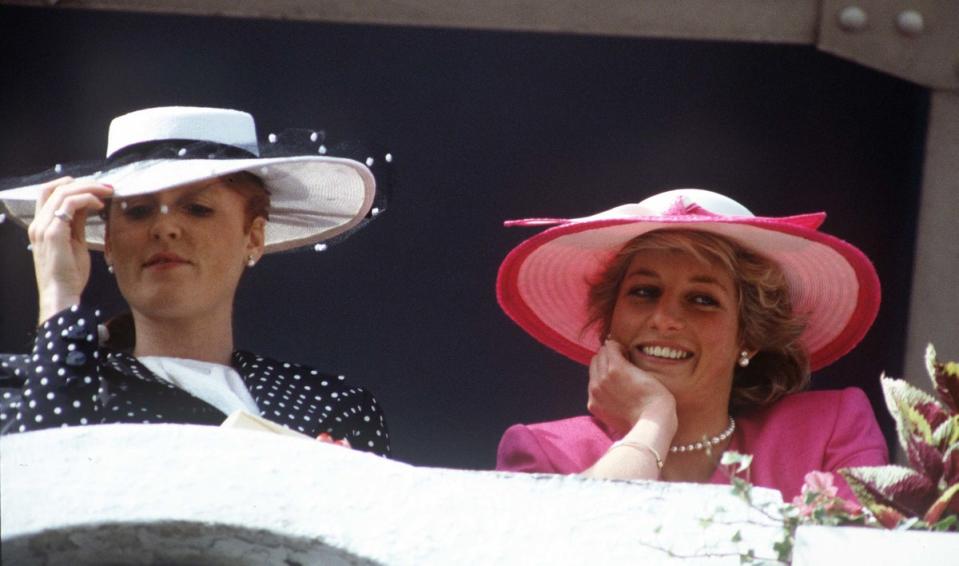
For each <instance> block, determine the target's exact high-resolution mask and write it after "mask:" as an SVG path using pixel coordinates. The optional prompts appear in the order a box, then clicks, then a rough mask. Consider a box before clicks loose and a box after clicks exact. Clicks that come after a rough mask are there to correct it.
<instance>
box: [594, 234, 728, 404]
mask: <svg viewBox="0 0 959 566" xmlns="http://www.w3.org/2000/svg"><path fill="white" fill-rule="evenodd" d="M609 328H610V334H611V337H612V338H613V339H614V340H616V341H617V342H620V343H621V344H623V345H624V346H625V347H626V348H627V349H628V351H629V359H630V361H631V362H632V363H633V364H635V365H636V366H637V367H639V368H640V369H642V370H645V371H647V372H649V373H651V374H652V375H654V376H655V377H657V378H658V379H660V380H661V381H662V383H663V384H664V385H665V386H666V387H667V388H668V389H669V390H670V392H671V393H672V394H673V395H674V396H675V397H676V400H677V402H679V403H680V404H682V403H684V402H686V403H689V402H693V403H703V402H710V403H711V402H721V403H722V404H723V406H725V404H726V402H727V400H728V399H729V394H730V390H731V389H732V380H733V368H734V366H735V363H736V360H737V359H738V357H739V352H740V350H741V345H740V339H739V304H738V291H737V289H736V286H735V283H734V282H733V280H732V277H731V276H730V275H729V273H728V272H727V271H726V269H725V268H723V267H721V266H719V265H715V264H711V263H707V262H705V261H703V260H702V259H699V258H697V257H694V256H692V255H690V254H688V253H684V252H681V251H675V250H642V251H639V252H637V253H636V254H635V255H634V256H633V258H632V260H631V261H630V263H629V265H628V267H627V269H626V273H625V276H624V278H623V279H622V282H621V283H620V286H619V291H618V293H617V296H616V303H615V306H614V308H613V313H612V318H611V320H610V327H609Z"/></svg>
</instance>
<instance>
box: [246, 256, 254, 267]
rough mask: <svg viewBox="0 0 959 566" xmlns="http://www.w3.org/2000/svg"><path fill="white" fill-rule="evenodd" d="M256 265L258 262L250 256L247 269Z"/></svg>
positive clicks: (247, 260) (247, 259)
mask: <svg viewBox="0 0 959 566" xmlns="http://www.w3.org/2000/svg"><path fill="white" fill-rule="evenodd" d="M254 265H256V260H255V259H253V256H248V257H247V258H246V266H247V267H253V266H254Z"/></svg>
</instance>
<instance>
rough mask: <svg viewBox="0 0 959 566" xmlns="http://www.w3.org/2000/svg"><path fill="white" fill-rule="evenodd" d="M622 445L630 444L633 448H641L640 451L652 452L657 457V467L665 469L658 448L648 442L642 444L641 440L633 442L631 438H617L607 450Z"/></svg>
mask: <svg viewBox="0 0 959 566" xmlns="http://www.w3.org/2000/svg"><path fill="white" fill-rule="evenodd" d="M620 446H628V447H629V448H632V449H633V450H639V451H640V452H642V451H644V450H645V451H646V452H649V453H650V454H652V455H653V458H656V467H657V468H659V469H660V470H662V469H663V459H662V457H661V456H660V455H659V452H657V451H656V449H655V448H653V447H652V446H648V445H646V444H640V443H639V442H633V441H631V440H617V441H616V442H614V443H613V445H612V446H610V447H609V450H607V452H609V451H610V450H612V449H613V448H619V447H620Z"/></svg>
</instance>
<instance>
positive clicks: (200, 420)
mask: <svg viewBox="0 0 959 566" xmlns="http://www.w3.org/2000/svg"><path fill="white" fill-rule="evenodd" d="M99 314H100V313H99V311H95V310H93V309H90V308H89V307H84V306H82V305H75V306H73V307H71V308H69V309H66V310H64V311H62V312H60V313H58V314H56V315H54V316H53V317H51V318H50V319H49V320H47V321H46V322H44V323H43V324H42V325H41V326H40V328H39V329H38V331H37V338H36V343H35V345H34V348H33V352H32V353H31V354H29V355H24V354H0V433H3V434H7V433H15V432H27V431H32V430H40V429H45V428H52V427H61V426H78V425H91V424H107V423H181V424H209V425H219V424H220V423H221V422H223V419H224V418H225V415H224V414H223V413H222V412H221V411H219V410H218V409H216V408H215V407H213V406H212V405H209V404H208V403H206V402H204V401H202V400H200V399H198V398H196V397H194V396H192V395H190V394H189V393H187V392H186V391H183V390H181V389H178V388H176V387H174V386H173V385H170V384H169V383H167V382H165V381H162V380H161V379H159V378H157V377H156V376H155V375H153V373H152V372H151V371H150V370H149V369H147V368H146V366H144V365H143V364H141V363H140V362H139V361H137V359H136V358H134V357H133V356H131V355H129V354H126V353H124V352H116V351H111V350H104V349H102V348H100V347H99V341H98V337H97V324H98V319H99ZM231 365H232V366H233V368H234V369H235V370H236V371H237V372H238V373H239V374H240V377H241V378H242V379H243V382H244V384H245V385H246V387H247V389H248V390H249V392H250V394H251V395H252V397H253V400H254V401H255V402H256V405H257V407H258V408H259V409H260V414H261V415H262V416H263V417H264V418H268V419H270V420H272V421H274V422H277V423H279V424H282V425H284V426H287V427H289V428H291V429H293V430H296V431H299V432H302V433H304V434H307V435H310V436H314V437H315V436H317V435H318V434H320V433H322V432H326V433H329V434H330V435H331V436H333V437H334V438H337V439H339V438H346V439H348V440H349V441H350V444H351V445H352V446H353V448H355V449H358V450H365V451H367V452H373V453H375V454H379V455H382V456H388V455H389V452H390V442H389V434H388V432H387V428H386V421H385V420H384V417H383V412H382V410H381V409H380V406H379V405H378V404H377V402H376V399H374V398H373V395H372V394H371V393H370V392H369V391H367V390H366V389H364V388H362V387H354V386H350V385H349V384H348V383H347V382H346V378H345V377H344V376H342V375H339V376H337V375H329V374H323V373H320V372H318V371H317V370H315V369H311V368H309V367H306V366H302V365H299V364H292V363H286V362H279V361H276V360H272V359H269V358H264V357H261V356H257V355H255V354H252V353H249V352H234V353H233V359H232V362H231Z"/></svg>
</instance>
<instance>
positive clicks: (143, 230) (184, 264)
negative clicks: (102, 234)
mask: <svg viewBox="0 0 959 566" xmlns="http://www.w3.org/2000/svg"><path fill="white" fill-rule="evenodd" d="M246 200H247V199H246V198H245V197H244V196H242V195H241V194H240V193H238V192H237V191H236V190H234V189H233V188H231V186H230V185H229V184H228V182H227V181H225V180H221V179H214V180H212V181H204V182H201V183H197V184H193V185H185V186H183V187H178V188H175V189H170V190H167V191H163V192H159V193H154V194H149V195H142V196H136V197H130V198H125V199H114V200H113V202H111V204H110V211H109V222H108V223H107V228H108V229H107V233H106V238H105V253H106V260H107V262H109V263H110V264H112V265H113V268H114V272H115V274H116V279H117V284H118V285H119V287H120V292H121V293H122V294H123V296H124V298H125V299H126V300H127V302H128V303H129V305H130V308H131V309H132V310H133V312H134V314H137V313H139V314H141V315H146V316H148V317H151V318H156V319H163V318H190V317H198V316H207V315H210V314H213V313H216V312H219V313H221V314H222V313H223V312H224V311H222V309H227V311H225V312H229V310H231V309H232V305H233V296H234V294H235V292H236V287H237V284H238V283H239V279H240V275H241V274H242V273H243V270H244V268H245V267H246V263H247V260H248V258H249V257H251V256H252V257H253V258H254V259H259V257H260V256H261V255H262V253H263V241H264V240H263V235H264V234H263V230H264V224H265V220H264V219H263V218H256V219H254V220H253V221H252V223H249V222H248V221H247V219H246Z"/></svg>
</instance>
